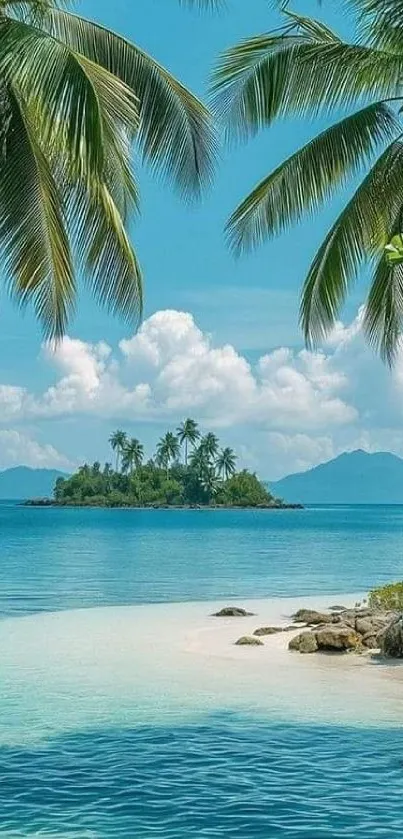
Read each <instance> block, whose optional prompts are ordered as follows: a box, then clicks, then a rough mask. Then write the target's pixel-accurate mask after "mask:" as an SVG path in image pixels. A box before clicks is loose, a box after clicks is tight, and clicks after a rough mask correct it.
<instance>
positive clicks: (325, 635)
mask: <svg viewBox="0 0 403 839" xmlns="http://www.w3.org/2000/svg"><path fill="white" fill-rule="evenodd" d="M315 637H316V642H317V645H318V648H319V649H320V650H337V651H342V652H345V651H347V650H355V649H356V648H357V647H359V646H360V642H361V639H360V636H359V635H358V633H357V632H355V631H354V630H353V629H350V628H349V627H346V628H338V627H337V628H336V627H335V626H329V627H324V628H323V629H319V630H318V631H317V632H316V633H315Z"/></svg>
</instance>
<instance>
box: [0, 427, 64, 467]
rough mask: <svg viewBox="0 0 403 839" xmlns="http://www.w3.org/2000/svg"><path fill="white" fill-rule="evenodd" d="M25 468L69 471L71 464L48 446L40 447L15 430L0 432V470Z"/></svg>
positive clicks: (34, 441)
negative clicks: (23, 466) (13, 467)
mask: <svg viewBox="0 0 403 839" xmlns="http://www.w3.org/2000/svg"><path fill="white" fill-rule="evenodd" d="M21 463H23V464H24V465H25V466H32V467H36V468H39V467H41V468H46V469H69V468H70V467H71V466H72V464H71V462H70V461H69V460H68V458H66V457H65V456H64V455H62V454H60V452H58V451H57V450H56V449H55V448H54V447H53V446H51V445H49V444H45V445H41V444H40V443H37V442H36V440H32V439H31V438H30V437H28V436H27V435H26V434H22V433H20V432H19V431H16V430H15V429H4V430H0V468H2V469H6V468H8V467H10V466H19V465H20V464H21Z"/></svg>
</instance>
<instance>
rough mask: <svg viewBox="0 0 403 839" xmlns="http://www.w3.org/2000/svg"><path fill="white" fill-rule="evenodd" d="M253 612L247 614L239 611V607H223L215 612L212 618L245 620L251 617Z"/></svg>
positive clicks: (242, 610)
mask: <svg viewBox="0 0 403 839" xmlns="http://www.w3.org/2000/svg"><path fill="white" fill-rule="evenodd" d="M252 615H253V612H247V611H246V609H241V607H240V606H225V607H224V609H220V611H219V612H215V613H214V615H213V617H214V618H247V617H251V616H252Z"/></svg>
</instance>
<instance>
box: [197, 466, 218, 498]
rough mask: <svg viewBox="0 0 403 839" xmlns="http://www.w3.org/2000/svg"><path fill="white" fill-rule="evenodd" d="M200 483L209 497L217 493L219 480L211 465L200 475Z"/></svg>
mask: <svg viewBox="0 0 403 839" xmlns="http://www.w3.org/2000/svg"><path fill="white" fill-rule="evenodd" d="M200 485H201V487H202V489H203V490H204V492H206V493H207V495H208V497H209V499H210V498H214V496H215V495H217V492H218V490H219V489H220V486H221V480H220V477H219V475H217V473H216V471H215V469H214V468H213V467H209V468H208V469H207V470H206V471H205V472H204V473H203V474H202V475H201V477H200Z"/></svg>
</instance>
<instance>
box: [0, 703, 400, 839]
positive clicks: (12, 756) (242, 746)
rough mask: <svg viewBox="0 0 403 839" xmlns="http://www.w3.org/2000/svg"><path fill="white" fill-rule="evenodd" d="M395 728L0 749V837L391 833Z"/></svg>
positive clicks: (172, 736)
mask: <svg viewBox="0 0 403 839" xmlns="http://www.w3.org/2000/svg"><path fill="white" fill-rule="evenodd" d="M402 747H403V733H402V734H400V732H398V731H396V730H393V731H392V730H387V729H386V730H373V729H372V730H367V729H361V730H357V729H353V728H351V729H349V728H343V729H340V728H337V727H331V728H327V727H323V726H317V727H315V726H302V725H301V726H298V725H281V726H280V725H278V724H277V725H270V724H268V723H266V722H265V723H263V722H262V723H259V722H255V723H252V722H251V721H250V720H247V719H246V718H244V717H242V716H241V715H239V716H236V715H231V716H230V717H228V718H227V719H226V718H224V717H217V718H216V717H214V718H213V719H211V720H209V724H208V725H192V726H190V725H188V726H177V727H172V728H168V727H161V728H159V727H158V726H155V727H147V728H139V729H130V730H105V731H102V732H99V731H96V732H95V731H94V732H86V733H83V734H80V735H77V734H76V735H70V736H68V737H67V736H65V737H63V738H57V739H54V740H50V741H48V742H46V743H42V744H41V745H40V746H36V747H32V746H30V747H29V748H27V747H25V748H23V747H4V748H2V749H0V835H1V836H3V837H5V836H7V837H8V839H11V837H22V836H26V837H28V836H32V835H35V836H46V837H59V839H62V837H63V839H66V837H68V839H70V838H71V839H74V837H81V839H83V837H88V839H90V838H91V839H114V838H115V837H119V839H137V837H139V839H140V837H141V839H148V837H162V839H190V837H210V839H212V838H213V837H217V838H218V837H231V839H232V837H234V839H271V837H273V839H274V838H275V839H325V837H326V839H378V837H386V839H395V837H396V839H397V837H398V836H399V837H400V836H401V831H402V809H401V807H402V805H401V802H402V797H403V763H402V757H401V755H402Z"/></svg>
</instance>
